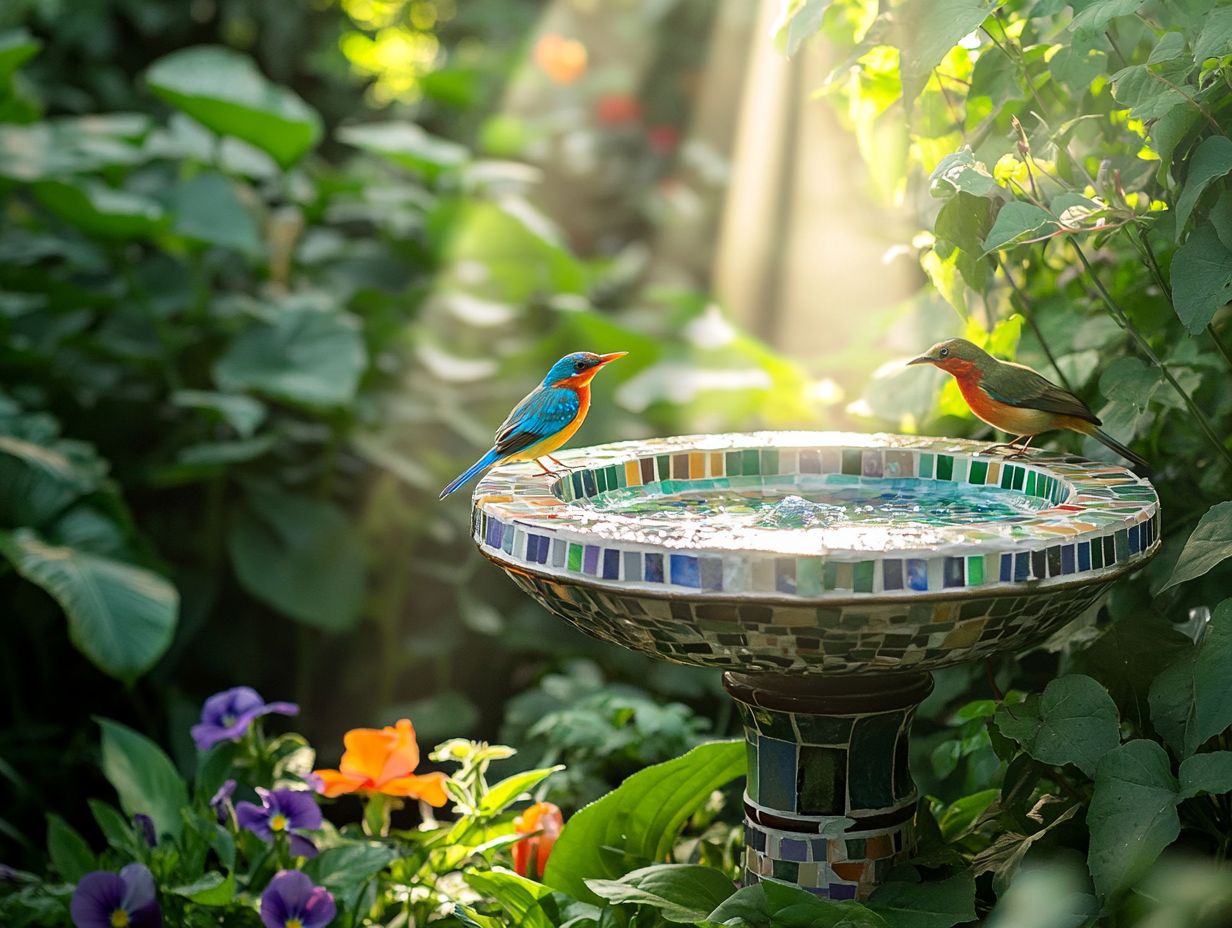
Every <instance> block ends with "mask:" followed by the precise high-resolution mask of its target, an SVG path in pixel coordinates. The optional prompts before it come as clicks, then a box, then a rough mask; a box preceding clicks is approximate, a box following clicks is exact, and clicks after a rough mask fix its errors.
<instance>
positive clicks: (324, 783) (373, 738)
mask: <svg viewBox="0 0 1232 928" xmlns="http://www.w3.org/2000/svg"><path fill="white" fill-rule="evenodd" d="M342 742H343V744H345V745H346V752H345V753H343V755H342V762H341V763H340V764H339V765H338V767H339V768H340V769H338V770H316V771H313V772H314V773H315V774H316V776H318V777H320V778H321V787H320V789H319V790H318V792H320V793H321V794H322V795H324V796H330V797H333V796H341V795H343V794H344V793H366V794H369V795H371V794H373V793H384V794H385V795H386V796H409V797H411V798H414V799H422V800H423V801H424V802H426V803H428V805H432V806H443V805H444V804H445V802H446V801H447V799H448V797H447V796H446V795H445V780H446V777H445V774H443V773H426V774H423V775H422V776H415V775H414V771H415V768H416V767H418V766H419V745H417V744H416V743H415V729H414V728H413V727H412V726H411V722H410V720H409V719H402V720H400V721H399V722H398V724H397V725H392V726H391V725H386V726H385V727H384V728H352V729H351V730H350V731H349V732H347V733H346V735H345V736H344V737H343V739H342Z"/></svg>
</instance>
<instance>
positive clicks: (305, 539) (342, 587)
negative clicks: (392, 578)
mask: <svg viewBox="0 0 1232 928" xmlns="http://www.w3.org/2000/svg"><path fill="white" fill-rule="evenodd" d="M227 551H228V552H229V553H230V555H231V566H232V567H233V569H234V570H235V575H236V576H237V577H238V578H239V581H240V583H241V584H243V586H244V588H245V589H246V590H248V592H250V593H251V594H252V595H253V596H256V597H257V598H258V599H260V600H262V601H264V602H267V603H269V604H270V605H271V606H273V607H274V608H275V609H278V610H279V611H280V612H283V613H285V614H287V615H289V616H290V617H292V618H294V619H298V620H299V621H301V622H304V623H306V624H308V625H314V626H316V627H318V628H322V629H325V630H326V631H333V632H340V631H345V630H346V629H348V628H350V627H351V626H352V625H354V624H355V622H356V620H357V619H358V618H359V613H360V610H361V608H362V607H363V603H364V584H365V566H364V542H363V538H362V536H361V535H360V534H359V531H358V529H357V528H356V527H355V525H354V523H353V522H352V521H351V520H350V519H348V518H347V516H346V513H344V512H343V511H342V510H341V509H339V508H338V507H337V506H335V505H334V504H333V503H331V502H329V501H328V500H323V499H317V498H314V497H310V496H301V495H299V494H295V493H288V492H287V491H286V490H283V489H280V488H279V487H277V486H276V485H274V484H272V483H265V482H257V481H253V482H250V483H248V484H246V485H245V505H244V506H243V507H240V508H237V509H236V510H235V512H234V514H233V516H232V520H231V524H230V526H229V527H228V532H227Z"/></svg>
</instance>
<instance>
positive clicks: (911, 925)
mask: <svg viewBox="0 0 1232 928" xmlns="http://www.w3.org/2000/svg"><path fill="white" fill-rule="evenodd" d="M868 907H869V908H870V909H872V910H873V911H875V912H878V913H880V914H881V915H883V916H885V919H886V921H887V922H889V923H890V924H891V925H893V926H894V928H950V926H952V925H958V924H962V923H965V922H969V921H973V920H974V919H975V877H974V876H973V875H972V874H970V873H959V874H956V875H954V876H952V877H950V878H949V879H948V880H936V881H927V882H922V883H906V882H890V883H884V884H883V885H881V886H880V887H878V889H877V891H876V892H874V893H873V895H872V898H870V899H869V900H868Z"/></svg>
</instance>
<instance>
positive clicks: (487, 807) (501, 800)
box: [479, 764, 565, 815]
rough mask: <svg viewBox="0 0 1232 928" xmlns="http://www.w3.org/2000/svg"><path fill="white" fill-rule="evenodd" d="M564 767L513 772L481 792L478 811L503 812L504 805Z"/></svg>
mask: <svg viewBox="0 0 1232 928" xmlns="http://www.w3.org/2000/svg"><path fill="white" fill-rule="evenodd" d="M564 769H565V768H564V765H562V764H557V765H556V766H555V767H541V768H539V769H537V770H523V771H522V772H521V773H515V774H514V775H513V776H511V777H506V778H505V779H503V780H501V781H500V782H499V783H496V784H494V785H493V786H492V788H491V789H489V790H488V791H487V792H486V793H484V794H483V798H482V799H481V800H480V801H479V811H480V812H482V813H483V814H484V815H495V814H497V813H498V812H503V811H504V809H505V806H507V805H509V804H510V803H513V802H516V801H517V800H518V799H519V798H521V797H522V796H523V795H524V794H526V793H527V792H529V791H530V790H532V789H534V788H535V787H536V786H538V785H539V784H540V783H542V782H543V781H544V780H546V779H547V778H548V777H550V776H551V775H552V774H554V773H556V772H557V771H559V770H564Z"/></svg>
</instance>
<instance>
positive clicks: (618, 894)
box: [586, 864, 736, 925]
mask: <svg viewBox="0 0 1232 928" xmlns="http://www.w3.org/2000/svg"><path fill="white" fill-rule="evenodd" d="M586 885H587V886H588V887H589V888H590V890H591V892H593V893H595V895H597V896H601V897H603V898H604V899H606V900H607V901H608V902H615V903H618V904H620V903H631V904H634V905H646V906H650V907H651V908H653V909H655V910H657V911H658V913H659V915H660V916H662V918H663V919H664V920H665V921H669V922H679V923H681V924H685V925H691V924H694V923H696V922H699V921H701V920H703V919H705V918H706V917H707V916H708V915H709V914H710V913H711V912H712V911H714V909H716V908H718V906H719V905H720V904H721V903H722V902H723V900H725V899H726V898H727V897H728V896H730V895H731V894H732V893H734V892H735V891H736V887H735V885H734V884H733V883H732V881H731V879H730V878H729V877H728V876H727V875H726V874H725V873H723V872H722V871H721V870H715V869H714V868H713V867H702V866H698V865H696V864H656V865H655V866H652V867H643V868H642V869H640V870H634V871H632V872H631V873H626V874H625V875H624V876H622V877H621V878H620V879H618V880H587V881H586Z"/></svg>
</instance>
